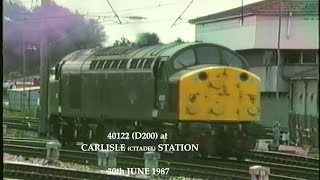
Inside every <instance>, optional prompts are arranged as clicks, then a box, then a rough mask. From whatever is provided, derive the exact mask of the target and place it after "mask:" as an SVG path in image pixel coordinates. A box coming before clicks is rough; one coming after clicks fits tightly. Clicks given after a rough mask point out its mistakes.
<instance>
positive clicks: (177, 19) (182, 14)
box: [171, 0, 194, 27]
mask: <svg viewBox="0 0 320 180" xmlns="http://www.w3.org/2000/svg"><path fill="white" fill-rule="evenodd" d="M193 1H194V0H191V1H190V3H189V4H188V6H187V7H186V8H185V9H184V10H183V12H182V13H181V14H180V15H179V17H178V18H177V19H176V20H175V21H174V23H173V24H172V25H171V27H173V26H174V25H175V24H176V22H177V21H178V20H179V19H181V16H182V15H183V14H184V13H185V12H186V10H187V9H188V8H189V7H190V5H191V4H192V3H193Z"/></svg>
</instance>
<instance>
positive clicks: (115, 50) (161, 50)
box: [93, 43, 196, 59]
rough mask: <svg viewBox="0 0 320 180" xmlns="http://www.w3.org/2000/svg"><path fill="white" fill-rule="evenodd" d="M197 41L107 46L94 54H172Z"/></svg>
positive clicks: (114, 56) (141, 56) (135, 55)
mask: <svg viewBox="0 0 320 180" xmlns="http://www.w3.org/2000/svg"><path fill="white" fill-rule="evenodd" d="M193 44H196V43H171V44H159V45H152V46H145V47H106V48H101V49H98V50H97V51H96V52H94V53H93V55H94V56H96V57H99V56H103V57H104V58H108V57H110V58H117V57H119V58H120V59H123V58H128V59H131V58H152V57H156V56H171V55H173V54H174V53H175V52H177V51H179V50H180V49H182V48H184V47H187V46H190V45H193Z"/></svg>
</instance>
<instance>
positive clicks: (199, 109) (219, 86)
mask: <svg viewBox="0 0 320 180" xmlns="http://www.w3.org/2000/svg"><path fill="white" fill-rule="evenodd" d="M260 88H261V87H260V79H259V77H257V76H256V75H254V74H252V73H250V72H248V71H246V70H242V69H238V68H235V67H228V66H216V67H206V68H201V69H197V70H194V71H191V72H189V73H187V74H185V75H183V76H182V77H181V78H180V81H179V100H178V103H179V106H178V107H179V109H178V110H179V111H178V112H179V113H178V118H179V120H180V121H181V122H191V121H192V122H211V123H214V122H219V123H242V122H256V121H258V120H259V119H260V111H261V106H260Z"/></svg>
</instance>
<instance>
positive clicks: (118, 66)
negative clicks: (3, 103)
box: [48, 42, 261, 155]
mask: <svg viewBox="0 0 320 180" xmlns="http://www.w3.org/2000/svg"><path fill="white" fill-rule="evenodd" d="M53 72H54V73H53V74H51V76H50V83H49V115H48V117H49V121H48V122H49V126H48V127H49V128H48V132H49V134H50V135H52V136H55V137H57V138H59V140H60V141H65V142H70V141H85V142H90V141H91V142H92V141H94V142H106V141H108V138H107V134H108V133H109V132H133V131H140V132H158V133H165V132H166V133H168V139H167V140H165V141H166V143H197V144H198V143H199V149H200V153H201V154H205V155H212V154H219V153H222V155H224V154H225V153H226V154H228V155H229V154H232V153H233V152H234V151H236V150H246V149H247V148H248V147H249V146H248V143H249V142H252V141H249V139H250V137H252V136H255V135H254V134H255V133H253V131H252V130H251V128H252V127H254V124H255V122H257V121H258V120H259V118H260V111H261V109H260V108H261V107H260V79H259V78H258V77H257V76H256V75H254V74H252V73H250V72H248V65H247V63H246V61H245V60H244V59H243V58H242V57H241V56H240V55H238V54H237V53H236V52H234V51H232V50H230V49H228V48H226V47H223V46H220V45H216V44H208V43H198V42H197V43H173V44H165V45H153V46H146V47H140V48H129V47H107V48H97V49H89V50H79V51H76V52H73V53H71V54H69V55H68V56H66V57H65V58H63V59H62V61H61V62H59V63H58V64H57V65H56V67H55V69H54V70H53ZM135 142H137V141H135ZM253 142H254V141H253ZM126 143H129V144H130V143H132V142H131V141H127V142H126ZM143 143H144V144H145V145H146V143H147V142H143ZM148 143H163V141H162V140H161V141H160V140H159V141H152V142H148Z"/></svg>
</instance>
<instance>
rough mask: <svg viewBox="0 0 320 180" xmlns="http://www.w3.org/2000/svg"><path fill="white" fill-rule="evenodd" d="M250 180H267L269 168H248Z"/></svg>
mask: <svg viewBox="0 0 320 180" xmlns="http://www.w3.org/2000/svg"><path fill="white" fill-rule="evenodd" d="M249 173H250V175H251V180H269V174H270V168H268V167H262V166H251V167H250V168H249Z"/></svg>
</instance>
